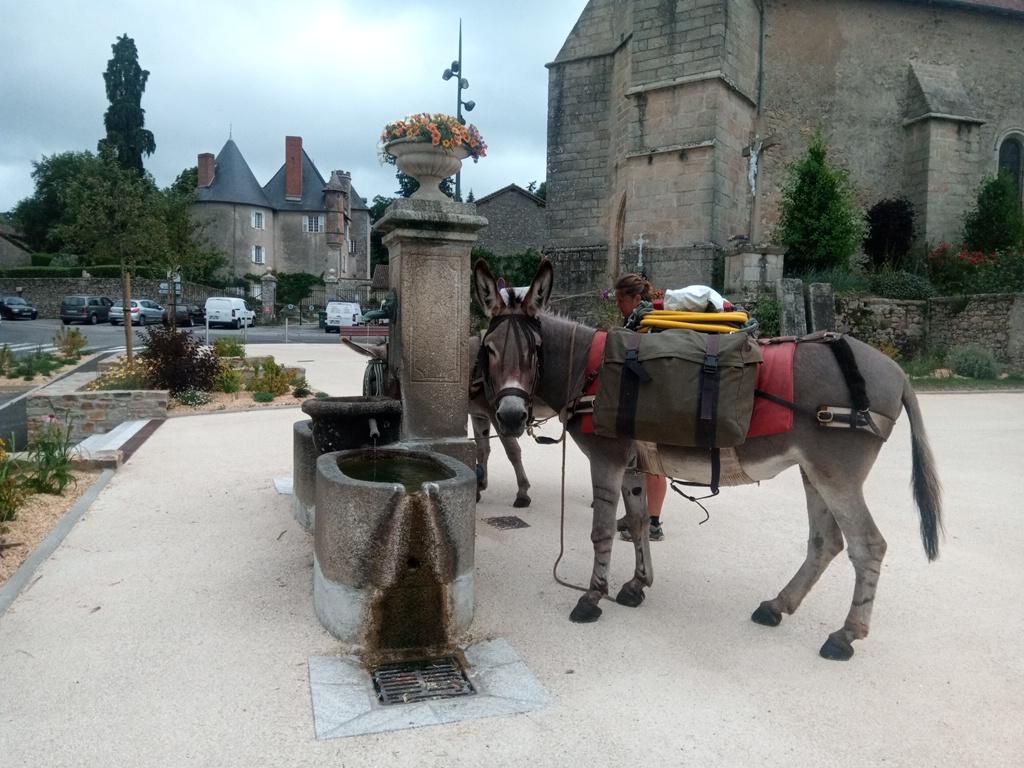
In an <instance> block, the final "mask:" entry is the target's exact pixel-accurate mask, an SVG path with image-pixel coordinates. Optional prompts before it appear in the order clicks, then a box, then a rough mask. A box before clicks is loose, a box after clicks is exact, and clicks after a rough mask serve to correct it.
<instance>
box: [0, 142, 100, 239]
mask: <svg viewBox="0 0 1024 768" xmlns="http://www.w3.org/2000/svg"><path fill="white" fill-rule="evenodd" d="M98 162H99V159H98V158H97V157H96V155H94V154H93V153H92V152H62V153H60V154H57V155H50V156H49V157H47V156H46V155H43V159H42V160H36V161H33V163H32V179H33V180H34V181H35V185H36V189H35V192H34V193H33V195H32V196H31V197H26V198H25V199H23V200H21V201H20V202H19V203H18V204H17V205H16V206H15V207H14V211H13V214H12V215H13V219H14V223H15V226H16V227H17V228H18V230H19V232H21V233H22V234H23V235H25V239H26V240H27V241H28V244H29V246H30V247H31V248H32V249H33V250H35V251H50V252H58V251H61V250H63V249H64V241H63V239H61V238H60V237H59V236H58V235H57V231H58V227H59V225H61V224H66V223H67V205H66V199H67V195H68V190H69V189H70V187H71V185H72V183H73V182H74V181H75V180H76V179H78V178H79V177H80V176H81V175H82V174H84V173H86V172H87V171H90V170H91V169H94V168H95V166H96V164H97V163H98Z"/></svg>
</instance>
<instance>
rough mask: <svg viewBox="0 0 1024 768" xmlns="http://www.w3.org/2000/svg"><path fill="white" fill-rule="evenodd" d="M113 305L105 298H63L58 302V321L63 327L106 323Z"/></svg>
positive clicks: (83, 296)
mask: <svg viewBox="0 0 1024 768" xmlns="http://www.w3.org/2000/svg"><path fill="white" fill-rule="evenodd" d="M113 304H114V302H112V301H111V300H110V299H108V298H107V297H106V296H85V295H82V296H65V297H64V298H63V299H61V301H60V319H61V322H62V323H64V325H71V324H72V323H88V324H89V325H96V323H106V322H109V321H110V308H111V307H112V306H113Z"/></svg>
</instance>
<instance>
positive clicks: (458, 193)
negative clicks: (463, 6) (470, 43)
mask: <svg viewBox="0 0 1024 768" xmlns="http://www.w3.org/2000/svg"><path fill="white" fill-rule="evenodd" d="M453 77H454V78H455V88H456V102H455V117H456V118H458V121H459V122H460V123H462V124H463V125H465V124H466V120H465V118H464V117H463V116H462V108H463V107H465V108H466V111H467V112H472V111H473V107H475V106H476V102H475V101H472V100H470V101H463V100H462V91H463V90H464V89H465V88H469V80H467V79H466V78H464V77H463V76H462V19H459V58H458V59H456V60H455V61H453V62H452V66H451V68H449V69H446V70H445V71H444V73H443V74H442V75H441V79H442V80H451V79H452V78H453ZM455 199H456V200H458V201H459V202H460V203H461V202H462V171H461V170H460V171H457V172H456V173H455Z"/></svg>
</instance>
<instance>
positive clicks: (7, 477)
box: [0, 439, 27, 534]
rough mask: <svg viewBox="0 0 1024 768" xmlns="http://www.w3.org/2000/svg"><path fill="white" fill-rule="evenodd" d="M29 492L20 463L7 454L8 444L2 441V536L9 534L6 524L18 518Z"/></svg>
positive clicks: (0, 457)
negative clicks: (20, 508)
mask: <svg viewBox="0 0 1024 768" xmlns="http://www.w3.org/2000/svg"><path fill="white" fill-rule="evenodd" d="M26 495H27V491H26V489H25V484H24V482H23V479H22V476H21V472H20V467H19V466H18V463H17V462H16V461H15V460H14V459H13V458H12V457H11V455H10V454H9V453H8V452H7V443H5V442H4V441H3V440H2V439H0V534H4V533H6V532H7V526H6V525H5V523H9V522H11V521H12V520H17V518H18V507H20V506H21V503H22V502H23V501H24V500H25V496H26Z"/></svg>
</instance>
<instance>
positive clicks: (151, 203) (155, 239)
mask: <svg viewBox="0 0 1024 768" xmlns="http://www.w3.org/2000/svg"><path fill="white" fill-rule="evenodd" d="M99 160H100V162H99V163H98V164H97V165H96V167H95V168H94V169H90V170H89V171H88V172H86V173H83V174H81V175H80V176H79V177H78V178H76V179H75V180H74V181H73V182H72V183H71V185H70V188H69V190H68V197H67V206H68V209H67V223H65V224H62V225H61V226H60V227H59V228H58V230H59V231H58V236H60V237H62V238H63V239H64V240H65V242H67V243H69V244H71V245H73V246H74V247H75V248H77V249H78V250H79V252H80V253H82V254H83V256H84V257H85V258H86V259H87V260H88V262H90V263H94V264H95V263H100V264H120V265H121V272H122V275H123V281H122V283H123V289H122V294H123V300H124V304H123V306H124V307H125V308H126V309H128V308H130V307H131V303H130V302H131V277H132V275H133V274H134V272H135V268H136V266H138V265H139V264H159V263H166V260H167V258H168V256H167V254H168V250H169V246H168V233H167V224H166V220H165V218H164V215H163V213H164V210H163V204H162V201H161V200H160V193H159V192H158V191H157V189H156V185H155V184H154V183H153V180H152V178H151V177H149V176H148V175H140V174H138V173H136V172H135V171H134V170H126V169H125V168H123V167H122V166H121V164H120V162H119V161H118V158H117V155H116V154H115V152H114V149H113V148H112V147H110V146H107V147H105V148H104V149H103V151H102V152H101V153H100V158H99ZM125 344H126V346H127V357H128V360H129V362H130V361H131V359H132V327H131V323H125Z"/></svg>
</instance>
